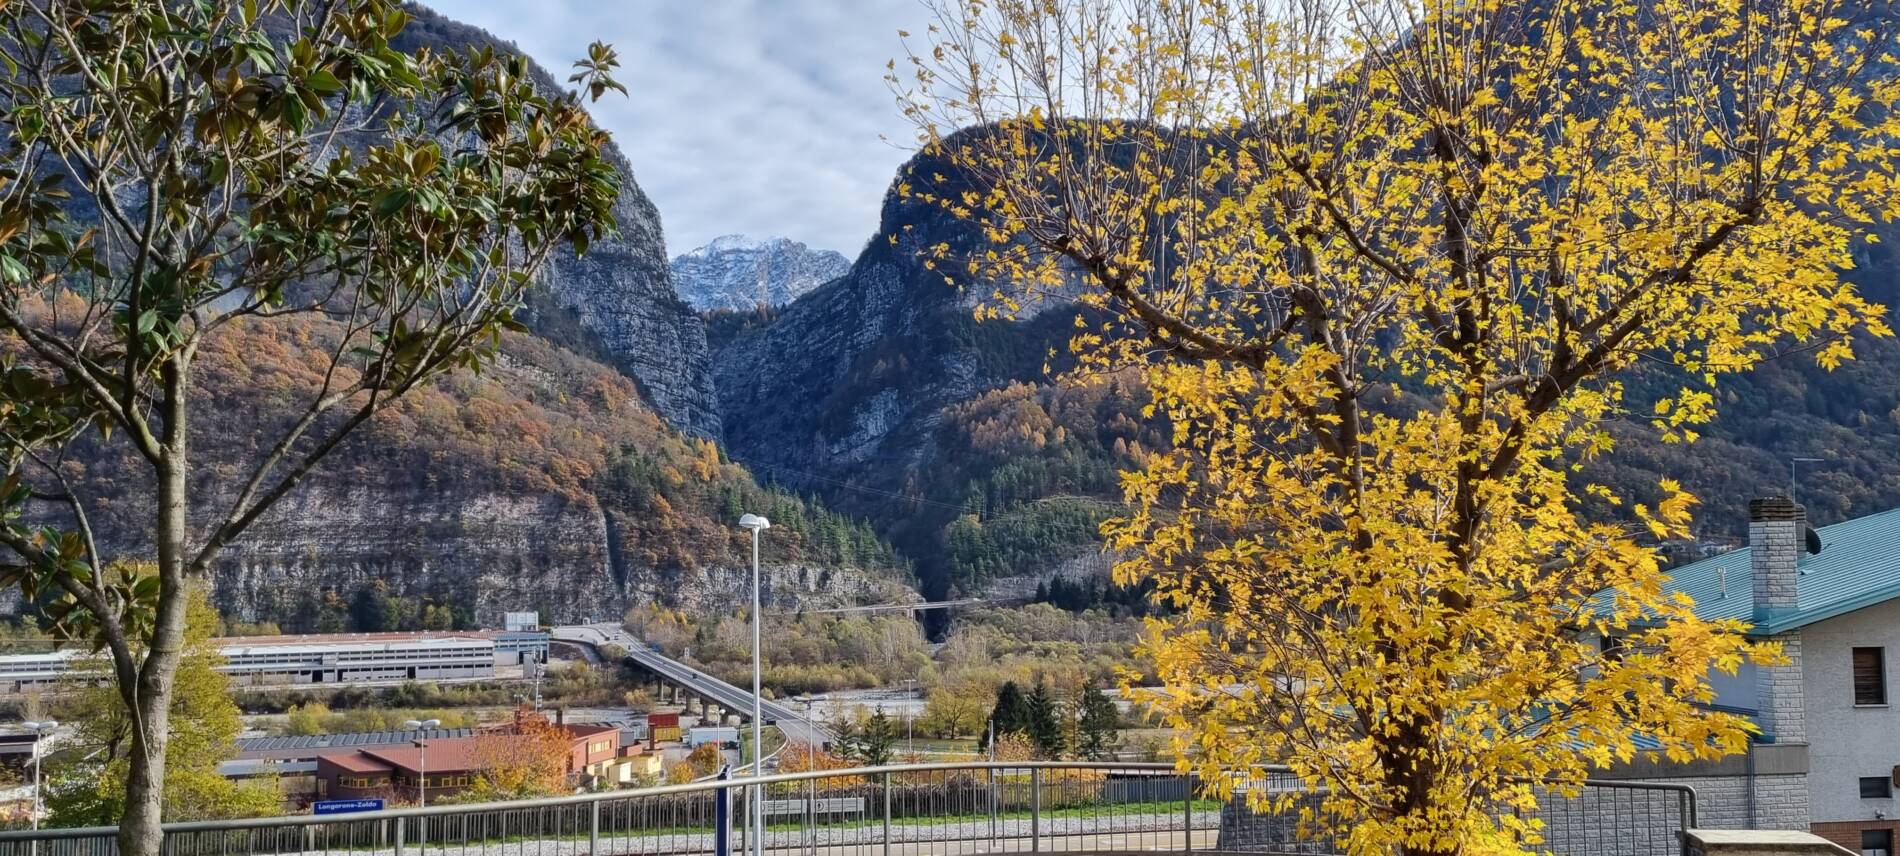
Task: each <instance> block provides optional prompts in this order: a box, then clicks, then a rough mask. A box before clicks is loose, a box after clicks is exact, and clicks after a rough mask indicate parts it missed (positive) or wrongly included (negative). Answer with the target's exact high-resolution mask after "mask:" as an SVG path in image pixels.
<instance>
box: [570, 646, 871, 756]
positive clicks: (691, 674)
mask: <svg viewBox="0 0 1900 856" xmlns="http://www.w3.org/2000/svg"><path fill="white" fill-rule="evenodd" d="M550 633H551V635H552V636H553V637H554V638H555V639H558V640H560V641H562V642H578V643H582V644H586V645H593V646H595V647H599V646H601V645H618V646H620V647H621V648H623V649H626V652H627V659H629V660H632V661H633V662H634V664H636V665H638V666H639V667H640V668H642V669H645V670H647V671H649V672H652V673H653V674H656V675H659V676H660V678H661V679H662V680H665V681H666V682H668V683H670V684H673V685H674V686H677V687H684V688H686V689H688V690H690V691H692V692H693V693H695V694H697V695H701V696H704V697H706V698H708V699H711V700H712V701H713V703H715V704H717V705H719V706H720V707H723V708H726V709H727V710H730V711H732V712H733V713H734V714H736V715H738V716H741V717H750V716H751V715H752V691H751V690H749V689H740V688H739V687H735V686H733V685H732V684H729V683H726V682H725V681H722V680H720V679H718V678H716V677H713V676H712V675H710V674H707V673H705V672H702V671H700V670H698V669H695V668H693V667H692V666H688V665H686V664H685V663H682V662H680V661H678V660H675V659H673V658H671V657H668V656H666V655H664V654H661V653H660V652H658V651H655V650H653V649H652V648H651V647H648V645H647V644H646V643H645V642H642V641H640V640H638V639H635V638H633V635H632V634H630V633H628V632H627V631H626V630H624V629H622V628H621V627H620V626H619V625H617V624H579V625H573V626H569V627H556V628H553V629H552V630H551V631H550ZM759 711H760V713H761V714H762V715H763V716H764V717H765V723H766V724H767V725H777V726H778V729H779V731H781V732H783V733H784V734H785V739H786V740H787V741H789V742H792V743H817V744H819V745H823V744H826V743H830V742H832V740H833V739H834V735H833V734H832V733H831V730H830V729H827V728H825V727H824V726H823V725H820V724H817V723H815V722H814V723H807V722H806V721H805V712H804V711H803V710H802V709H794V708H793V707H792V706H791V705H788V704H784V703H781V702H777V701H773V700H771V699H766V700H764V701H763V702H762V703H761V704H760V705H759ZM767 766H768V767H769V766H770V765H769V764H768V765H767Z"/></svg>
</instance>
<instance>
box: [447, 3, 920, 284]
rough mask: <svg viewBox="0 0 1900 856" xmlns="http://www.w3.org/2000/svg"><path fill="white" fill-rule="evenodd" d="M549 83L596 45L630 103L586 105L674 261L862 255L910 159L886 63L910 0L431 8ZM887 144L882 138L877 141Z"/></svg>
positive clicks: (911, 16)
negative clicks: (757, 243)
mask: <svg viewBox="0 0 1900 856" xmlns="http://www.w3.org/2000/svg"><path fill="white" fill-rule="evenodd" d="M426 2H427V5H429V6H431V7H432V8H434V9H435V10H437V11H439V12H441V13H443V14H445V15H448V16H449V17H451V18H455V19H457V20H460V21H463V22H465V23H469V24H474V25H475V26H478V27H481V28H483V29H485V30H488V31H489V32H490V33H493V34H495V35H496V36H498V37H500V38H501V39H503V40H504V41H512V42H514V43H515V44H517V45H519V46H520V47H521V49H522V50H523V51H525V52H527V54H528V55H529V56H531V57H533V58H534V59H535V60H536V61H538V62H540V63H541V64H542V65H543V66H544V67H546V68H547V69H548V70H549V71H551V72H553V73H554V74H555V76H556V77H557V78H560V79H562V80H565V79H566V77H567V74H568V69H569V65H570V64H571V63H572V62H573V61H574V60H575V59H578V58H580V57H581V56H582V55H583V54H584V53H585V51H586V48H587V44H588V43H589V42H591V41H593V40H594V39H601V40H603V41H607V42H611V43H612V44H613V45H614V47H615V48H616V49H618V50H619V52H620V62H621V70H620V74H619V78H620V81H621V82H622V83H624V84H626V86H627V89H628V91H629V93H630V95H629V97H626V98H622V97H620V96H618V95H616V94H612V93H609V94H608V95H607V96H605V97H603V98H602V99H601V100H600V101H599V102H598V103H596V104H593V105H591V107H590V109H592V110H593V112H594V115H595V116H596V117H597V118H598V119H599V121H600V122H601V124H602V125H604V126H605V127H606V128H607V129H608V130H609V131H611V132H613V135H614V139H615V141H616V142H618V143H619V145H620V150H621V151H623V152H625V153H626V155H627V159H628V160H629V161H631V162H632V164H633V173H634V178H635V179H636V180H637V181H639V183H640V186H641V187H642V188H643V189H645V190H646V192H647V195H648V196H650V197H652V198H653V202H654V204H655V205H658V206H659V208H660V217H661V219H662V221H663V222H664V224H665V227H666V249H667V254H668V255H669V256H672V255H679V254H680V253H683V252H686V251H687V250H690V249H692V248H694V247H697V246H699V245H701V244H704V243H706V242H707V241H709V240H711V239H713V238H715V237H717V236H719V235H725V234H731V233H735V232H738V233H746V234H750V235H753V236H757V237H767V236H783V237H787V238H792V239H794V240H799V241H804V242H805V243H807V244H810V245H812V246H813V247H817V248H822V249H832V250H838V251H840V252H842V253H844V254H845V255H846V256H849V257H856V255H857V252H858V250H859V249H861V248H862V247H863V245H864V242H865V240H866V239H868V238H870V237H871V233H872V232H873V231H874V230H876V228H877V218H878V207H879V205H880V204H881V202H882V199H883V196H884V189H885V188H886V187H887V186H888V185H889V184H890V181H891V177H892V176H893V175H895V174H896V171H897V167H898V166H899V165H900V164H902V163H903V162H904V160H905V159H906V158H907V157H909V146H910V145H911V140H912V133H911V128H910V127H909V125H907V124H906V123H905V122H904V120H903V118H902V117H901V116H900V115H898V112H897V108H896V106H895V105H894V104H893V102H892V100H891V95H890V92H889V91H888V90H886V89H885V87H884V63H885V61H886V60H889V59H891V58H892V57H895V56H897V55H898V54H899V53H900V52H901V50H902V46H901V45H900V44H899V42H898V37H897V31H898V30H900V29H910V30H916V31H921V30H922V29H923V28H922V27H921V26H917V25H918V22H919V21H921V20H922V18H923V10H922V9H921V7H920V6H919V5H918V3H917V0H614V2H602V0H525V1H524V0H426ZM880 134H881V135H883V136H885V137H888V138H889V140H888V141H887V140H883V139H880V138H879V135H880Z"/></svg>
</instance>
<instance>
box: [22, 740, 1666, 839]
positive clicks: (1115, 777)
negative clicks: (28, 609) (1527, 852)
mask: <svg viewBox="0 0 1900 856" xmlns="http://www.w3.org/2000/svg"><path fill="white" fill-rule="evenodd" d="M1196 784H1197V783H1196V782H1195V781H1194V780H1193V779H1192V778H1190V777H1189V776H1185V775H1183V774H1181V773H1179V772H1177V771H1175V770H1174V768H1173V767H1172V766H1171V765H1164V764H1089V763H1063V762H1036V763H960V764H917V765H906V766H893V767H871V768H863V769H851V770H829V771H818V772H811V773H790V774H781V775H774V776H765V777H762V778H757V779H750V778H741V779H733V780H727V781H702V782H694V783H691V784H684V785H670V786H666V787H658V788H649V789H644V790H637V791H609V792H604V793H596V794H585V795H579V796H571V797H556V798H551V799H541V800H530V801H523V802H515V803H487V804H481V805H437V806H431V807H429V808H426V809H415V808H411V809H395V810H390V811H378V812H365V813H362V814H352V815H321V816H307V815H306V816H294V817H275V818H258V819H253V820H231V821H199V822H188V823H173V824H167V825H166V827H165V830H166V836H165V842H164V853H165V854H166V856H270V855H271V854H286V855H287V854H299V856H306V854H331V853H336V854H360V855H361V856H582V854H587V856H698V854H706V856H725V855H726V854H735V856H736V854H757V856H768V854H769V856H963V854H971V855H972V856H974V854H991V853H1040V852H1044V851H1049V852H1056V851H1085V852H1089V853H1110V852H1156V851H1166V852H1175V853H1188V852H1193V851H1217V850H1218V851H1248V852H1254V853H1278V854H1315V856H1318V854H1332V853H1337V852H1339V848H1338V847H1337V845H1336V842H1335V841H1334V840H1333V839H1332V838H1331V837H1330V836H1328V835H1325V834H1324V833H1323V832H1316V831H1315V830H1313V829H1311V828H1310V826H1309V825H1306V824H1302V823H1300V822H1299V820H1298V810H1299V808H1300V806H1301V805H1302V804H1303V802H1304V801H1310V800H1312V799H1315V798H1317V794H1314V793H1311V792H1308V791H1303V790H1302V789H1301V786H1300V784H1299V782H1298V781H1297V780H1296V779H1295V778H1294V777H1292V776H1291V775H1290V774H1288V773H1286V772H1285V771H1284V770H1275V769H1261V770H1259V771H1256V772H1254V773H1253V774H1251V776H1250V777H1249V778H1248V779H1247V780H1246V781H1243V782H1239V783H1236V784H1237V786H1238V787H1239V788H1240V789H1241V790H1242V791H1249V790H1253V789H1258V788H1267V789H1275V790H1278V791H1281V792H1284V793H1289V794H1291V795H1292V797H1293V802H1294V805H1293V806H1292V807H1290V808H1289V809H1288V810H1287V811H1283V812H1277V813H1256V812H1254V811H1252V810H1250V809H1248V808H1247V807H1246V803H1245V801H1244V800H1240V799H1236V800H1234V801H1231V802H1219V801H1214V800H1209V799H1204V798H1201V797H1200V796H1199V791H1200V789H1199V788H1198V787H1196ZM1548 796H1549V803H1548V805H1547V806H1546V807H1545V809H1544V811H1543V813H1544V815H1545V817H1544V820H1545V821H1546V823H1547V825H1548V829H1549V830H1550V831H1551V833H1552V834H1551V836H1550V846H1551V848H1552V849H1553V850H1554V851H1555V852H1558V853H1570V854H1576V856H1675V854H1679V853H1680V852H1681V851H1680V845H1678V844H1677V843H1676V842H1677V835H1676V833H1677V832H1678V831H1679V830H1681V829H1685V828H1688V827H1690V826H1692V825H1693V823H1694V817H1695V802H1694V800H1695V794H1694V791H1692V790H1690V789H1689V788H1686V787H1683V786H1680V785H1633V784H1620V783H1591V784H1590V785H1589V786H1587V787H1585V788H1584V790H1583V793H1582V794H1581V795H1579V796H1578V797H1574V798H1564V797H1562V796H1560V795H1557V794H1550V795H1548ZM754 800H757V802H754ZM755 807H756V809H758V810H759V813H761V814H763V815H764V823H763V824H758V823H756V822H754V821H753V817H754V810H755ZM761 826H762V828H760V827H761ZM114 832H115V831H114V830H113V829H112V828H110V827H93V828H87V829H57V830H41V831H39V832H4V833H0V856H116V853H117V846H116V842H115V840H114V838H113V835H114ZM1559 845H1561V846H1559Z"/></svg>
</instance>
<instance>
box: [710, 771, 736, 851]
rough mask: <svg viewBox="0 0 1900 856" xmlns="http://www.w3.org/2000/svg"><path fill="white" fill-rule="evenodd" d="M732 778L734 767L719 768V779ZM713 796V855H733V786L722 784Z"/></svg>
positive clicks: (722, 780)
mask: <svg viewBox="0 0 1900 856" xmlns="http://www.w3.org/2000/svg"><path fill="white" fill-rule="evenodd" d="M730 778H732V768H731V767H722V768H720V770H719V781H721V782H724V781H726V780H727V779H730ZM716 794H717V795H716V796H715V797H714V798H713V856H732V788H730V787H725V786H721V787H720V788H719V790H718V791H716Z"/></svg>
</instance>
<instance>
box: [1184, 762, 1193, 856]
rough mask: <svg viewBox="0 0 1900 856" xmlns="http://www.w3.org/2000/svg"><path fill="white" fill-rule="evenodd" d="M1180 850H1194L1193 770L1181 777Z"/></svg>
mask: <svg viewBox="0 0 1900 856" xmlns="http://www.w3.org/2000/svg"><path fill="white" fill-rule="evenodd" d="M1181 852H1183V853H1192V852H1194V771H1193V770H1189V771H1188V774H1187V775H1185V776H1182V777H1181Z"/></svg>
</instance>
